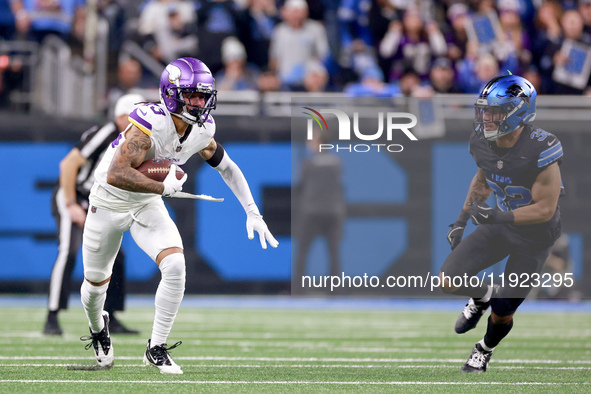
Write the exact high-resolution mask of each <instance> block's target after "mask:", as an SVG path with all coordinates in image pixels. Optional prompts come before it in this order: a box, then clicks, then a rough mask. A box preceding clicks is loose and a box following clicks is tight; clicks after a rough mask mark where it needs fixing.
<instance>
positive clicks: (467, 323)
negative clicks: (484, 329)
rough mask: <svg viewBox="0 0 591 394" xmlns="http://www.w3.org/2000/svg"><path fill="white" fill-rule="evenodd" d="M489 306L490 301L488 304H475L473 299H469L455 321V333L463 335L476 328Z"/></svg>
mask: <svg viewBox="0 0 591 394" xmlns="http://www.w3.org/2000/svg"><path fill="white" fill-rule="evenodd" d="M489 306H490V300H489V301H488V302H477V301H474V299H473V298H470V300H469V301H468V303H467V304H466V306H465V307H464V310H463V311H462V313H461V314H460V317H458V320H457V321H456V332H457V333H458V334H463V333H465V332H468V331H470V330H471V329H473V328H474V327H476V325H477V324H478V322H479V321H480V318H481V317H482V315H484V312H485V311H486V310H487V309H488V307H489Z"/></svg>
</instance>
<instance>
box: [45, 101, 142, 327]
mask: <svg viewBox="0 0 591 394" xmlns="http://www.w3.org/2000/svg"><path fill="white" fill-rule="evenodd" d="M142 101H145V99H144V98H143V97H142V96H140V95H138V94H127V95H125V96H122V97H121V98H120V99H119V100H118V101H117V103H116V104H115V111H114V117H115V120H114V121H111V122H109V123H107V124H105V125H104V126H103V127H101V128H99V127H98V126H95V127H93V128H91V129H89V130H87V131H86V132H85V133H84V134H83V135H82V137H81V138H80V142H79V143H78V145H77V146H76V147H75V148H74V149H72V150H71V151H70V152H69V153H68V154H67V155H66V157H65V158H64V159H63V160H62V161H61V162H60V178H59V186H58V187H57V188H56V190H55V192H54V193H53V197H52V207H51V208H52V213H53V216H54V217H55V220H56V222H57V227H58V233H59V241H58V242H59V244H58V245H59V247H58V255H57V259H56V260H55V263H54V264H53V269H52V271H51V280H50V283H49V302H48V309H49V313H48V315H47V321H46V322H45V327H44V328H43V333H44V334H47V335H61V334H62V332H63V331H62V328H61V327H60V324H59V321H58V318H57V315H58V312H59V311H60V310H62V309H67V308H68V298H69V297H70V290H71V278H72V271H73V270H74V265H75V264H76V256H77V254H78V250H79V249H80V245H81V244H82V232H83V229H84V221H85V220H86V211H87V210H88V195H89V194H90V188H91V187H92V185H93V183H94V170H95V167H96V166H97V165H98V163H99V162H100V160H101V158H102V156H103V153H104V152H105V150H106V149H107V147H108V146H109V144H110V143H111V142H112V141H113V140H115V138H117V136H118V135H119V133H120V132H122V131H123V130H125V128H126V127H127V125H128V124H129V121H128V119H127V118H128V116H129V113H130V112H131V111H132V110H133V108H134V104H136V103H139V102H142ZM123 263H124V257H123V252H122V250H119V254H118V255H117V257H116V259H115V265H114V266H113V276H112V278H111V283H110V285H109V290H108V291H107V299H106V302H105V310H106V311H107V312H109V315H110V316H111V319H110V323H109V331H110V332H111V333H114V334H117V333H118V334H138V333H139V332H138V331H136V330H131V329H128V328H127V327H125V326H124V325H123V324H121V322H119V321H118V320H117V318H116V317H115V314H114V312H115V311H122V310H123V306H124V298H125V270H124V264H123Z"/></svg>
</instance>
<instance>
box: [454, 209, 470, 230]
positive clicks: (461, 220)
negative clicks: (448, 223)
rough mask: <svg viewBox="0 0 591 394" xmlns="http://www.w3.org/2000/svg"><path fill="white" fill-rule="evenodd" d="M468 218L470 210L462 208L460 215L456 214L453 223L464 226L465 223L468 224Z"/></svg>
mask: <svg viewBox="0 0 591 394" xmlns="http://www.w3.org/2000/svg"><path fill="white" fill-rule="evenodd" d="M468 219H470V212H466V211H464V210H463V209H462V212H460V216H458V218H457V219H456V223H455V224H460V225H462V226H465V225H466V224H468Z"/></svg>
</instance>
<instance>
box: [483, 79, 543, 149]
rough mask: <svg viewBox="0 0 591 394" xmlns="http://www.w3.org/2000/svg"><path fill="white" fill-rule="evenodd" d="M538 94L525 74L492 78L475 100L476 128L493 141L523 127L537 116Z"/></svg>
mask: <svg viewBox="0 0 591 394" xmlns="http://www.w3.org/2000/svg"><path fill="white" fill-rule="evenodd" d="M536 96H537V92H536V89H535V88H534V86H533V85H532V84H531V83H530V82H529V81H528V80H527V79H525V78H523V77H519V76H517V75H504V76H501V77H496V78H493V79H492V80H490V81H489V82H488V83H487V84H486V85H485V86H484V88H482V91H481V92H480V96H479V97H478V100H476V104H474V108H475V117H474V130H475V131H476V132H477V133H482V134H483V135H484V138H486V139H487V140H489V141H494V140H497V139H499V138H501V137H502V136H504V135H506V134H509V133H511V132H513V131H515V130H517V129H518V128H520V127H523V126H524V125H525V124H526V123H528V122H531V121H533V120H534V119H535V117H536Z"/></svg>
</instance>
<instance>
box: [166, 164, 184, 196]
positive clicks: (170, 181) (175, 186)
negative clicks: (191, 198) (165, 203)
mask: <svg viewBox="0 0 591 394" xmlns="http://www.w3.org/2000/svg"><path fill="white" fill-rule="evenodd" d="M176 168H177V167H176V164H173V165H171V166H170V171H169V172H168V175H167V176H166V178H164V181H163V182H162V183H163V184H164V191H163V192H162V195H163V196H164V197H170V196H172V195H173V194H174V193H176V192H180V191H181V190H183V183H185V181H186V180H187V174H186V173H185V175H183V177H182V178H181V179H176Z"/></svg>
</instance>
